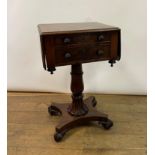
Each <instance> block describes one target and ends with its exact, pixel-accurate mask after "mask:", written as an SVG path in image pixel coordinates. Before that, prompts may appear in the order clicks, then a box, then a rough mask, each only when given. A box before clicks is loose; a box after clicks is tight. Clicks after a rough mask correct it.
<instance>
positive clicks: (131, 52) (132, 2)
mask: <svg viewBox="0 0 155 155" xmlns="http://www.w3.org/2000/svg"><path fill="white" fill-rule="evenodd" d="M85 21H98V22H102V23H105V24H109V25H114V26H118V27H120V28H121V30H122V36H121V37H122V58H121V61H119V62H118V63H116V65H114V67H113V68H111V67H109V66H110V64H108V63H107V62H95V63H88V64H84V65H83V70H84V82H85V92H99V93H116V94H118V93H120V94H146V0H77V1H73V0H27V1H26V0H9V1H8V90H15V91H20V90H22V91H23V90H24V91H49V92H52V91H54V92H70V66H65V67H57V70H56V72H54V75H51V74H50V73H49V72H46V71H44V70H43V68H42V61H41V52H40V40H39V34H38V30H37V25H38V24H40V23H60V22H85Z"/></svg>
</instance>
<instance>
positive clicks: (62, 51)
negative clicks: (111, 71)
mask: <svg viewBox="0 0 155 155" xmlns="http://www.w3.org/2000/svg"><path fill="white" fill-rule="evenodd" d="M109 58H110V45H108V44H107V45H104V44H86V45H81V46H78V45H75V46H66V47H64V46H58V47H56V48H55V63H56V65H58V66H59V65H66V64H74V63H82V62H83V63H84V62H90V61H99V60H108V59H109Z"/></svg>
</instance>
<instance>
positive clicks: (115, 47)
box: [38, 22, 120, 142]
mask: <svg viewBox="0 0 155 155" xmlns="http://www.w3.org/2000/svg"><path fill="white" fill-rule="evenodd" d="M38 29H39V32H40V40H41V47H42V60H43V67H44V68H45V69H47V70H48V71H50V72H51V74H53V71H55V70H56V69H55V67H57V66H63V65H71V91H72V102H71V103H69V104H67V105H66V104H62V105H58V104H52V105H51V106H50V107H49V108H48V111H49V113H50V114H51V115H62V117H63V119H62V121H61V122H60V123H59V124H58V126H57V127H56V133H55V135H54V138H55V140H56V141H57V142H58V141H60V140H61V139H62V138H63V136H64V135H65V133H66V132H67V131H68V130H70V129H72V128H73V127H76V126H79V124H86V123H88V122H90V121H98V122H99V124H101V125H102V126H103V127H104V128H105V129H110V128H111V127H112V126H113V122H112V121H111V120H110V119H108V116H107V115H106V114H104V113H100V112H98V111H97V110H95V108H94V107H95V106H96V104H97V102H96V99H95V97H93V96H92V97H89V98H87V99H85V100H83V90H84V85H83V78H82V74H83V72H82V63H88V62H95V61H103V60H109V62H110V63H111V66H113V63H115V61H116V60H120V29H119V28H116V27H112V26H107V25H104V24H101V23H95V22H94V23H67V24H41V25H38Z"/></svg>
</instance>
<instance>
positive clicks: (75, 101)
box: [68, 64, 88, 116]
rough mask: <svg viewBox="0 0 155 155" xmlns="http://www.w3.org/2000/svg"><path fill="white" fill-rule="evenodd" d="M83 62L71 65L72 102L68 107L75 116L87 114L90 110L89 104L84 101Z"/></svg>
mask: <svg viewBox="0 0 155 155" xmlns="http://www.w3.org/2000/svg"><path fill="white" fill-rule="evenodd" d="M82 75H83V72H82V64H74V65H72V66H71V91H72V103H71V104H70V105H69V107H68V112H69V114H71V115H73V116H81V115H85V114H86V113H87V112H88V108H87V106H86V105H85V104H84V101H83V93H82V92H83V90H84V84H83V78H82Z"/></svg>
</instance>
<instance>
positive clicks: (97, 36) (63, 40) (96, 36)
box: [54, 32, 111, 45]
mask: <svg viewBox="0 0 155 155" xmlns="http://www.w3.org/2000/svg"><path fill="white" fill-rule="evenodd" d="M110 39H111V33H109V32H96V33H86V34H84V33H83V34H66V35H60V36H59V35H57V36H55V38H54V40H55V44H56V45H71V44H79V43H80V44H81V43H85V42H89V43H90V42H91V43H96V42H107V41H110Z"/></svg>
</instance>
